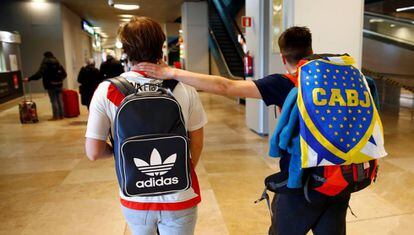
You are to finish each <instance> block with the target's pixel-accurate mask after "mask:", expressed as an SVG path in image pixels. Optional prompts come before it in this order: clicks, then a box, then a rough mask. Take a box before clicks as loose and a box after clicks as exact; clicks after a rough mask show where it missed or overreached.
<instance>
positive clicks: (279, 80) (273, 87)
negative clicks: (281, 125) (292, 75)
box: [254, 74, 295, 107]
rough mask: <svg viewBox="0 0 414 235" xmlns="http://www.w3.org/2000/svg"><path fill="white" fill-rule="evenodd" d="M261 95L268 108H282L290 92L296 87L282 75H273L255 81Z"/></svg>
mask: <svg viewBox="0 0 414 235" xmlns="http://www.w3.org/2000/svg"><path fill="white" fill-rule="evenodd" d="M254 83H255V84H256V86H257V89H259V92H260V95H261V96H262V99H263V101H264V102H265V104H266V105H267V106H269V105H277V106H279V107H282V105H283V103H284V102H285V99H286V97H287V95H288V94H289V92H290V90H292V88H293V87H295V85H294V84H293V83H292V82H291V81H290V80H289V79H288V78H286V77H284V76H283V75H281V74H271V75H269V76H266V77H264V78H262V79H259V80H256V81H254Z"/></svg>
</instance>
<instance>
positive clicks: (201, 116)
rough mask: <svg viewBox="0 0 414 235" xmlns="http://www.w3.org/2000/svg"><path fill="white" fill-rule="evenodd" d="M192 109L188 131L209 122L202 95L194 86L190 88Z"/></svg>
mask: <svg viewBox="0 0 414 235" xmlns="http://www.w3.org/2000/svg"><path fill="white" fill-rule="evenodd" d="M189 97H190V110H189V116H188V131H195V130H198V129H200V128H202V127H204V126H205V125H206V124H207V122H208V121H207V115H206V112H205V111H204V108H203V104H202V103H201V100H200V97H199V96H198V93H197V91H196V90H195V89H194V88H190V95H189Z"/></svg>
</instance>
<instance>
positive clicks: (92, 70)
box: [78, 58, 104, 110]
mask: <svg viewBox="0 0 414 235" xmlns="http://www.w3.org/2000/svg"><path fill="white" fill-rule="evenodd" d="M103 80H104V77H103V76H102V74H101V73H100V72H99V70H98V69H97V68H96V67H95V61H94V60H93V59H92V58H90V59H88V60H86V65H85V66H83V67H82V68H81V70H80V71H79V75H78V82H79V83H80V84H81V85H80V86H79V93H80V95H81V103H82V104H83V105H85V106H86V107H88V110H89V104H90V103H91V100H92V96H93V93H94V92H95V89H96V88H97V87H98V85H99V83H101V82H102V81H103Z"/></svg>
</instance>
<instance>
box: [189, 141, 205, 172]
mask: <svg viewBox="0 0 414 235" xmlns="http://www.w3.org/2000/svg"><path fill="white" fill-rule="evenodd" d="M190 151H191V161H192V162H193V165H194V167H196V166H197V164H198V161H199V160H200V156H201V152H202V151H203V145H198V146H195V145H191V146H190Z"/></svg>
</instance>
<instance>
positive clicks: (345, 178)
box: [138, 27, 386, 235]
mask: <svg viewBox="0 0 414 235" xmlns="http://www.w3.org/2000/svg"><path fill="white" fill-rule="evenodd" d="M278 43H279V47H280V51H281V55H282V60H283V63H284V65H285V68H286V69H287V71H288V74H285V75H281V74H272V75H269V76H267V77H265V78H262V79H259V80H257V81H235V80H230V79H226V78H223V77H220V76H211V75H204V74H197V73H193V72H189V71H184V70H179V69H173V68H169V67H166V66H161V65H155V64H150V63H142V64H140V65H139V66H138V67H139V69H140V70H143V71H145V72H146V73H147V74H148V75H149V76H151V77H155V78H159V79H176V80H178V81H180V82H183V83H185V84H188V85H190V86H193V87H195V88H197V89H201V90H204V91H207V92H210V93H215V94H220V95H226V96H237V97H248V98H257V99H263V101H264V102H265V103H266V105H277V106H279V107H281V108H282V115H281V117H280V118H279V120H278V126H277V128H276V130H275V133H274V134H273V138H272V140H271V148H270V155H271V156H273V157H281V159H280V162H279V164H280V169H281V172H279V173H277V174H274V175H272V176H269V177H268V178H267V179H266V181H265V183H266V187H267V189H269V190H271V191H274V192H276V195H275V197H274V198H273V202H272V206H271V212H272V214H273V216H272V225H271V227H270V229H269V234H288V235H292V234H293V235H294V234H306V233H307V232H308V231H310V230H312V231H313V233H314V234H345V231H346V223H345V218H346V212H347V208H348V206H349V205H348V203H349V199H350V194H351V193H352V192H355V191H358V190H361V189H363V188H365V187H367V186H368V185H369V184H370V183H371V182H372V181H373V180H375V177H376V173H377V169H378V164H377V160H376V159H378V158H381V157H384V156H385V155H386V152H385V150H384V140H383V131H382V125H381V120H380V118H379V115H378V111H377V108H376V105H375V104H376V102H375V100H374V98H373V97H375V96H376V94H375V92H376V91H375V84H374V83H373V81H371V80H367V79H366V78H365V77H364V76H363V75H362V73H361V72H360V71H359V70H358V69H357V68H356V67H355V66H354V61H353V59H352V57H350V56H348V55H346V54H345V55H328V54H324V55H314V54H313V50H312V36H311V33H310V31H309V29H308V28H306V27H291V28H289V29H287V30H286V31H285V32H283V33H282V34H281V36H280V38H279V42H278ZM368 83H370V84H368Z"/></svg>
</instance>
